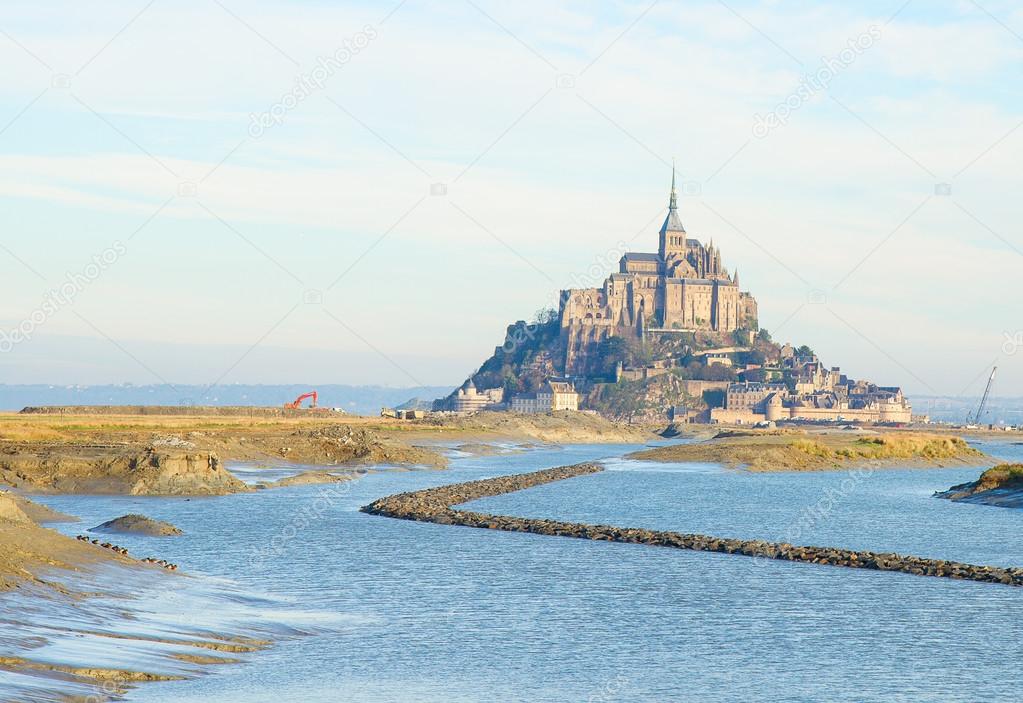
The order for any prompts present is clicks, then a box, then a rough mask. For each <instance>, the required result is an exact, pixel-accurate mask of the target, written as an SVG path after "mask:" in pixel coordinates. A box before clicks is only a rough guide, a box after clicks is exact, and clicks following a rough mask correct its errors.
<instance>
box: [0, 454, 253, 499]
mask: <svg viewBox="0 0 1023 703" xmlns="http://www.w3.org/2000/svg"><path fill="white" fill-rule="evenodd" d="M0 483H5V484H7V485H9V486H11V487H13V488H17V489H21V490H24V491H31V492H36V493H103V494H109V493H118V494H127V495H226V494H229V493H239V492H243V491H247V490H250V489H249V487H248V486H246V485H245V484H244V483H242V482H241V481H239V480H238V479H237V478H235V477H234V476H232V475H231V474H230V473H229V472H228V471H227V470H226V469H224V468H223V466H222V465H221V462H220V458H219V457H218V456H217V455H216V454H215V453H212V452H202V451H190V450H173V449H168V450H157V449H153V448H150V449H146V450H142V451H133V450H132V449H131V448H130V447H109V446H91V447H89V446H86V447H82V446H45V447H33V448H31V449H29V448H19V449H17V450H14V451H11V452H10V453H5V454H3V455H0Z"/></svg>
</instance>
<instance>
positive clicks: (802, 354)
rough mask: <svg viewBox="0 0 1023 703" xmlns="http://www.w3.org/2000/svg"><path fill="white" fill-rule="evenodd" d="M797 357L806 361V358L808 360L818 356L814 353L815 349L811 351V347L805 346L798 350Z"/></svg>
mask: <svg viewBox="0 0 1023 703" xmlns="http://www.w3.org/2000/svg"><path fill="white" fill-rule="evenodd" d="M796 356H797V357H799V358H801V359H804V358H808V357H811V356H817V355H816V354H814V353H813V349H811V348H810V347H808V346H806V345H805V344H804V345H803V346H801V347H799V348H798V349H796Z"/></svg>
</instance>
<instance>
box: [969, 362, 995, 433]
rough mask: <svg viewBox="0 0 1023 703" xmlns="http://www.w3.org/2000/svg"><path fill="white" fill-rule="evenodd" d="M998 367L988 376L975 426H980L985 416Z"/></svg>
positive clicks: (974, 418)
mask: <svg viewBox="0 0 1023 703" xmlns="http://www.w3.org/2000/svg"><path fill="white" fill-rule="evenodd" d="M997 370H998V367H997V366H995V367H993V368H992V369H991V375H990V376H988V379H987V386H985V387H984V395H982V396H981V397H980V405H978V406H977V414H976V415H974V416H973V424H974V425H979V424H980V418H981V416H982V415H983V414H984V407H985V406H986V405H987V399H988V396H989V395H991V384H993V383H994V382H995V371H997Z"/></svg>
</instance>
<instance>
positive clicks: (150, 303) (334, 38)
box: [0, 0, 1023, 395]
mask: <svg viewBox="0 0 1023 703" xmlns="http://www.w3.org/2000/svg"><path fill="white" fill-rule="evenodd" d="M0 65H2V66H3V67H4V70H3V72H2V78H0V273H2V276H3V285H2V288H0V291H2V295H0V383H55V384H72V383H78V384H96V383H118V382H132V383H160V382H174V383H210V384H212V383H217V384H220V383H232V382H239V383H287V382H304V381H309V382H320V383H356V384H357V383H367V384H370V383H373V384H384V385H395V386H405V385H409V386H411V385H422V384H448V383H450V384H455V383H458V382H460V381H461V380H462V379H464V378H465V376H466V375H467V374H468V373H469V372H471V371H472V370H473V369H474V368H475V367H477V366H478V365H479V364H480V363H481V362H482V360H483V359H484V358H486V357H487V356H488V355H489V354H491V353H492V352H493V349H494V347H495V346H496V345H499V344H501V343H502V342H503V338H504V329H505V327H506V325H508V324H509V323H511V322H513V321H515V320H518V319H529V318H531V317H532V315H533V314H534V312H535V311H536V310H537V309H539V308H542V307H544V306H549V305H556V302H557V292H558V290H559V289H561V288H565V287H583V286H596V285H600V283H601V281H602V279H603V278H604V276H605V275H606V274H607V273H609V272H610V271H611V270H614V269H616V268H617V259H618V258H619V256H620V254H621V252H622V251H624V250H632V251H655V250H656V245H657V230H658V228H659V226H660V223H661V221H662V220H663V218H664V215H665V211H666V207H667V201H668V187H669V182H670V178H671V168H672V162H673V160H674V162H675V163H676V164H677V169H678V178H679V183H680V198H679V207H680V214H681V218H682V221H683V223H684V225H685V227H686V229H687V231H688V232H689V235H690V236H691V237H695V238H698V239H700V240H701V241H709V240H711V239H713V241H714V243H715V245H716V246H718V247H719V248H720V249H721V251H722V255H723V263H724V264H725V265H726V266H727V267H728V268H729V269H730V270H734V269H736V268H737V269H738V270H739V274H740V279H741V283H742V287H743V289H745V290H749V291H751V292H752V293H753V294H754V295H755V296H756V297H757V298H758V300H759V303H760V322H761V325H762V326H763V327H765V328H766V329H768V330H769V331H771V333H772V334H773V335H774V337H775V338H776V339H778V340H779V341H785V340H791V341H793V342H794V343H797V344H808V345H809V346H811V347H812V348H813V349H815V350H816V351H817V352H818V353H819V355H820V356H821V357H822V359H823V360H824V362H825V363H827V364H829V365H840V366H841V367H842V369H843V371H845V372H847V373H849V374H850V375H852V376H854V377H858V378H870V379H873V380H875V381H876V382H879V383H881V384H883V385H902V386H903V387H904V388H905V389H906V390H907V391H908V392H909V393H910V394H911V395H912V394H929V395H937V394H950V395H960V394H979V393H980V392H981V390H982V389H983V385H984V381H985V380H986V378H987V374H988V372H989V369H990V367H991V365H992V364H995V363H997V364H998V365H999V377H998V381H997V385H996V393H997V394H1000V395H1012V394H1017V395H1023V361H1021V360H1023V351H1019V353H1017V352H1018V350H1023V317H1021V316H1020V314H1019V311H1020V306H1019V304H1018V302H1017V300H1018V291H1017V290H1016V288H1015V286H1016V280H1017V278H1018V276H1019V273H1020V272H1021V271H1023V266H1021V264H1023V233H1021V232H1020V230H1019V222H1020V221H1021V211H1020V208H1021V204H1020V202H1021V201H1020V198H1019V195H1018V194H1019V192H1020V186H1021V185H1023V183H1021V181H1023V176H1021V173H1020V168H1019V165H1018V162H1019V155H1020V153H1021V151H1020V150H1021V148H1023V128H1021V126H1023V95H1021V93H1020V82H1019V75H1020V68H1021V65H1023V7H1021V6H1020V5H1019V4H1018V3H1015V2H1010V1H1008V0H982V2H973V1H972V0H968V1H964V2H955V1H953V2H944V1H935V2H930V1H928V2H925V1H924V0H909V1H908V2H906V0H892V1H890V2H888V1H880V0H876V1H868V2H862V3H841V2H809V1H807V2H798V1H791V2H780V1H772V0H765V1H762V2H751V1H745V0H743V1H740V0H727V1H726V2H720V1H717V0H713V1H710V0H708V1H706V2H667V1H662V2H653V3H651V2H649V0H646V1H641V2H629V1H624V0H623V1H620V2H582V1H580V2H560V3H550V2H534V1H532V0H525V1H523V2H517V3H499V2H493V1H491V0H471V1H470V0H464V1H456V0H450V1H448V2H424V1H422V0H406V1H405V2H397V1H396V2H393V3H391V2H374V3H370V2H328V1H326V0H318V1H312V0H301V1H292V2H286V3H285V2H266V1H263V0H251V1H250V2H246V3H241V2H238V0H183V1H180V2H170V0H152V1H149V0H131V1H128V0H118V1H117V2H113V1H109V2H108V1H105V0H96V1H94V2H90V3H80V2H60V1H54V2H48V3H38V2H22V1H21V0H6V1H5V2H4V3H3V5H2V7H0Z"/></svg>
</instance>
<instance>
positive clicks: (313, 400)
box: [284, 391, 317, 410]
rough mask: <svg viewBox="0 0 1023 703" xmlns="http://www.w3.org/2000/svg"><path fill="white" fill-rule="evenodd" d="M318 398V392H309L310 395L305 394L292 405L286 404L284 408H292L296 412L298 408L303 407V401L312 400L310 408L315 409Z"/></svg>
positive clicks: (291, 403)
mask: <svg viewBox="0 0 1023 703" xmlns="http://www.w3.org/2000/svg"><path fill="white" fill-rule="evenodd" d="M316 397H317V396H316V391H309V392H308V393H303V394H302V395H300V396H298V397H297V398H295V399H294V400H293V401H291V402H290V403H285V404H284V407H286V408H291V409H292V410H295V409H296V408H300V407H302V401H303V400H305V399H306V398H312V402H311V403H309V407H310V408H315V407H316Z"/></svg>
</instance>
